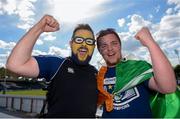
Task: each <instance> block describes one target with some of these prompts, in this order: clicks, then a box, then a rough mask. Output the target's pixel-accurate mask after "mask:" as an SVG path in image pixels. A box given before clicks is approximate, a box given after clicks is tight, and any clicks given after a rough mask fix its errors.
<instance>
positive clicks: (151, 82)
mask: <svg viewBox="0 0 180 119" xmlns="http://www.w3.org/2000/svg"><path fill="white" fill-rule="evenodd" d="M148 86H149V88H150V89H151V90H154V91H158V92H160V89H159V87H158V85H157V83H156V81H155V79H154V77H152V78H150V80H149V83H148Z"/></svg>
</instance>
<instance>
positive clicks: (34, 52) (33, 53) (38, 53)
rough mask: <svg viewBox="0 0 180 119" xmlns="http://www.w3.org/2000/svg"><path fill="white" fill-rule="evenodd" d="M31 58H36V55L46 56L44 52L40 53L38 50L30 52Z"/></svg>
mask: <svg viewBox="0 0 180 119" xmlns="http://www.w3.org/2000/svg"><path fill="white" fill-rule="evenodd" d="M32 55H33V56H38V55H47V53H46V52H43V51H40V50H33V52H32Z"/></svg>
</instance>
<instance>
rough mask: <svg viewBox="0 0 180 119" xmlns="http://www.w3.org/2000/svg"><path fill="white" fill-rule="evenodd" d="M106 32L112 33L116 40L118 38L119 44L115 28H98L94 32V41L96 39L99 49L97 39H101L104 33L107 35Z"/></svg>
mask: <svg viewBox="0 0 180 119" xmlns="http://www.w3.org/2000/svg"><path fill="white" fill-rule="evenodd" d="M108 34H114V35H115V36H116V37H117V38H118V40H119V43H120V45H121V40H120V37H119V35H118V34H117V33H116V31H115V29H113V28H107V29H104V30H100V31H99V32H98V33H97V34H96V41H97V48H98V49H99V39H101V37H103V36H105V35H108Z"/></svg>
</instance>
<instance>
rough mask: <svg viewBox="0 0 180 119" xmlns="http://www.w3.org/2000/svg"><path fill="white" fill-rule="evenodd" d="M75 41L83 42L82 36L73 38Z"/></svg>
mask: <svg viewBox="0 0 180 119" xmlns="http://www.w3.org/2000/svg"><path fill="white" fill-rule="evenodd" d="M75 42H77V43H82V42H83V39H82V38H76V39H75Z"/></svg>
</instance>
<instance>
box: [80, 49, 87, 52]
mask: <svg viewBox="0 0 180 119" xmlns="http://www.w3.org/2000/svg"><path fill="white" fill-rule="evenodd" d="M79 51H81V52H86V51H87V49H79Z"/></svg>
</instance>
